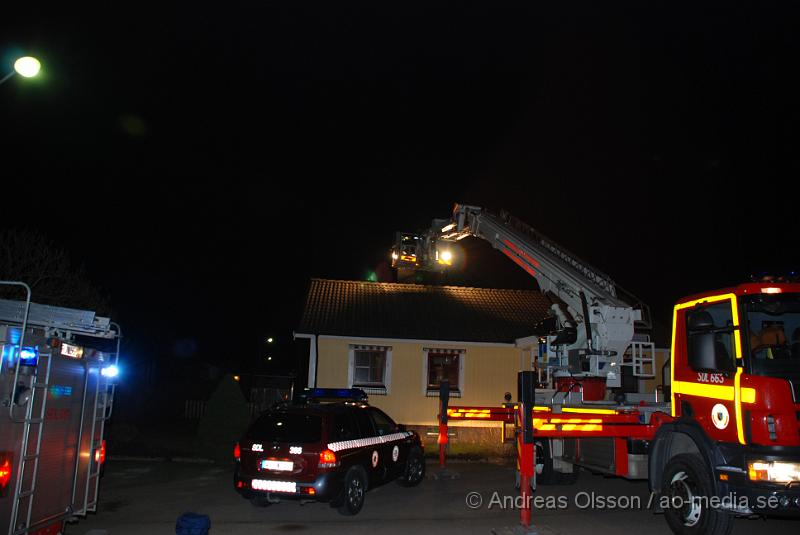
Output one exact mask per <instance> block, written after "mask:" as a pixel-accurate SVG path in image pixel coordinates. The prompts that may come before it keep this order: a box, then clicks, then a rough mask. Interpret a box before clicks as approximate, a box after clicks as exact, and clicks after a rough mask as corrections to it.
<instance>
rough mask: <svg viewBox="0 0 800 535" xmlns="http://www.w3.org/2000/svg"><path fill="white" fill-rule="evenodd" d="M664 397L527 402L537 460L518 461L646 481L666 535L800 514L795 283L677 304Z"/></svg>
mask: <svg viewBox="0 0 800 535" xmlns="http://www.w3.org/2000/svg"><path fill="white" fill-rule="evenodd" d="M664 393H665V395H667V396H668V399H669V402H662V403H644V402H640V403H638V404H636V405H625V404H624V403H623V404H619V405H617V406H603V405H602V404H598V403H596V402H595V403H589V402H584V403H578V404H572V405H570V404H553V405H551V404H547V403H538V402H537V405H536V406H535V407H534V409H533V424H534V429H535V437H536V442H537V445H538V446H539V447H538V448H537V460H536V461H534V460H533V459H532V458H527V459H526V458H521V459H520V462H521V463H522V464H525V463H533V462H536V463H538V465H537V466H538V467H539V468H538V473H539V475H540V479H543V480H548V479H552V478H551V476H552V474H553V472H559V471H566V472H572V471H573V467H574V466H577V467H585V468H587V469H590V470H592V471H599V472H604V473H608V474H613V475H618V476H621V477H626V478H629V479H648V480H649V483H650V488H651V490H652V491H653V493H654V494H655V495H656V498H658V499H656V500H655V501H654V503H655V505H656V507H658V508H661V509H663V510H664V512H665V517H666V520H667V522H668V524H669V525H670V528H671V529H672V530H673V531H674V532H675V533H682V534H688V533H714V534H722V533H728V532H730V530H731V529H732V527H733V523H732V518H733V517H734V516H735V515H767V516H768V515H778V516H800V425H799V423H798V419H800V284H795V283H747V284H741V285H739V286H736V287H733V288H726V289H722V290H719V291H715V292H708V293H704V294H700V295H694V296H690V297H687V298H685V299H682V300H681V301H680V302H678V304H677V305H675V309H674V314H673V329H672V353H671V359H670V381H669V385H665V386H664ZM448 417H449V418H450V419H454V420H459V419H486V420H499V421H504V422H506V423H513V422H515V409H513V408H498V407H451V408H450V409H448ZM538 457H544V458H543V459H542V458H538ZM542 466H544V471H543V470H542ZM564 468H566V470H564ZM542 476H544V477H542ZM573 481H574V478H573Z"/></svg>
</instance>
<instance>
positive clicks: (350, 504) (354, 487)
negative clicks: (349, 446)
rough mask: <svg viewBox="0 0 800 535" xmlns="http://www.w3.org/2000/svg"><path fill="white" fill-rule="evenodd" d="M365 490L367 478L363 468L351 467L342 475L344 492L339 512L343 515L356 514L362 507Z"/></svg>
mask: <svg viewBox="0 0 800 535" xmlns="http://www.w3.org/2000/svg"><path fill="white" fill-rule="evenodd" d="M366 492H367V478H366V477H365V475H364V472H363V470H361V469H359V468H358V467H353V468H351V469H350V470H349V471H348V472H347V475H346V476H345V477H344V493H343V495H342V499H343V501H342V504H341V505H340V506H339V513H341V514H343V515H345V516H353V515H357V514H358V512H359V511H361V508H362V507H364V494H365V493H366Z"/></svg>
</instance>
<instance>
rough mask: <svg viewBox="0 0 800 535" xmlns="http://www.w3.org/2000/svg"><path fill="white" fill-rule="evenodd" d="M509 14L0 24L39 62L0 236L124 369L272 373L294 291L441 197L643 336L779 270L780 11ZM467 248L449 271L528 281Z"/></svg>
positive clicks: (365, 254)
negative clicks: (20, 245)
mask: <svg viewBox="0 0 800 535" xmlns="http://www.w3.org/2000/svg"><path fill="white" fill-rule="evenodd" d="M526 4H527V6H526V7H523V6H525V4H517V5H514V4H502V5H501V4H500V3H497V2H485V3H472V4H470V5H468V6H467V7H463V6H462V7H459V8H454V7H445V6H443V5H440V4H437V3H430V2H425V3H422V4H415V3H398V4H393V5H390V4H386V3H374V2H373V3H365V4H364V5H362V6H359V5H357V4H349V3H338V2H337V3H321V4H314V3H307V2H225V3H218V2H217V3H213V4H212V3H195V2H193V3H183V4H182V5H180V6H177V5H172V6H168V7H160V8H158V9H151V8H148V7H145V6H144V5H140V4H130V5H129V6H128V7H127V8H124V9H122V8H117V9H119V11H118V12H113V13H111V12H109V13H101V12H91V13H89V12H81V11H79V10H78V8H75V7H73V6H70V7H69V10H68V11H65V12H62V13H58V12H56V11H53V10H52V9H51V7H50V6H47V8H44V7H42V8H40V9H39V10H38V11H30V12H28V13H26V14H24V15H22V14H19V15H18V16H13V17H11V18H8V17H4V19H3V20H2V22H0V30H1V31H0V53H2V55H3V60H4V63H3V70H4V72H3V73H0V75H2V74H4V73H5V71H6V70H9V69H10V68H11V62H12V59H13V58H14V57H15V55H20V54H19V53H26V54H34V55H37V56H38V57H40V58H41V60H42V62H43V65H44V72H43V76H41V78H40V79H34V80H23V79H21V78H19V77H15V78H13V79H11V80H10V81H9V82H7V83H6V84H4V85H2V86H0V124H2V128H3V132H4V138H5V139H4V141H3V142H2V149H1V150H2V155H3V167H2V170H1V171H0V176H2V196H3V203H2V204H3V208H2V210H1V211H0V223H1V224H2V226H3V227H17V228H32V229H37V230H39V231H41V232H43V233H45V234H46V235H47V236H48V237H50V238H51V239H52V240H54V241H55V242H56V243H57V244H58V245H59V246H62V247H65V248H67V249H68V250H69V251H70V252H71V253H72V255H73V257H74V260H75V261H76V263H83V264H84V265H85V267H86V270H87V272H88V274H89V275H90V277H91V278H92V280H93V281H94V282H95V283H96V284H98V285H99V286H101V287H102V288H103V289H104V290H106V291H107V292H108V294H109V295H110V297H111V303H112V306H113V310H114V315H115V318H117V319H118V321H119V322H120V323H121V324H122V325H123V328H125V330H126V334H127V337H126V353H127V355H126V357H127V358H128V361H129V363H131V364H130V366H131V367H132V368H136V366H139V365H140V364H141V363H143V362H148V361H152V360H153V359H158V360H164V361H172V360H183V361H192V360H197V361H203V362H210V363H214V364H216V365H218V366H220V367H221V368H223V369H228V370H231V371H259V372H262V373H283V372H286V371H289V370H290V369H291V368H292V366H293V365H294V360H293V359H294V357H293V353H292V351H291V345H290V344H289V343H288V340H289V337H290V335H291V331H292V329H293V327H295V326H296V325H297V323H298V321H299V316H300V310H301V306H302V300H303V297H304V294H305V291H306V288H307V284H308V280H309V278H310V277H312V276H313V277H324V278H341V279H365V278H366V277H367V274H368V273H369V272H371V271H378V272H380V273H385V272H386V270H385V263H386V261H387V260H388V252H389V247H390V246H391V242H392V240H393V235H394V232H395V231H397V230H406V229H409V230H414V229H418V228H422V227H424V226H426V225H427V224H429V223H430V220H431V219H432V218H434V217H446V216H448V215H449V212H450V209H451V207H452V204H453V203H454V202H465V203H470V204H476V205H480V206H486V207H490V208H493V209H500V208H505V209H508V210H509V211H511V212H512V213H513V214H515V215H516V216H518V217H519V218H521V219H522V220H524V221H526V222H528V223H529V224H531V225H532V226H534V227H536V228H537V229H539V230H540V231H542V232H543V233H545V234H546V235H549V236H551V237H552V238H553V239H555V240H556V241H557V242H559V243H561V244H563V245H564V246H565V247H567V248H569V249H571V250H573V251H574V252H576V253H577V254H579V255H580V256H582V257H584V258H585V259H587V260H588V261H590V262H591V263H593V264H595V265H596V266H597V267H598V268H600V269H602V270H604V271H606V272H607V273H608V274H610V275H611V276H612V277H613V278H614V279H615V280H616V281H617V282H618V283H619V284H621V285H622V286H624V287H626V288H627V289H629V290H631V291H633V292H634V293H636V294H638V295H639V296H640V297H641V298H643V299H644V300H645V301H646V302H648V303H649V304H650V305H651V307H652V309H653V312H654V314H655V316H656V318H657V319H659V320H660V321H662V322H664V323H667V322H668V319H669V314H670V307H671V304H672V303H673V302H674V301H675V300H676V299H678V298H679V297H681V296H682V295H686V294H690V293H694V292H697V291H702V290H709V289H713V288H716V287H722V286H726V285H730V284H735V283H738V282H743V281H746V280H748V279H749V276H750V275H751V274H753V273H760V272H762V271H767V272H772V273H784V272H786V271H788V270H790V269H796V268H797V267H800V253H798V246H799V245H800V243H798V242H799V241H800V240H798V231H799V230H800V228H799V227H800V225H798V222H797V220H798V216H797V214H798V209H797V207H798V203H800V186H798V168H800V158H798V141H800V136H799V135H798V119H800V104H799V102H800V98H798V95H800V87H799V86H800V84H798V76H797V69H798V64H799V63H798V52H800V46H798V35H799V34H798V32H797V31H796V28H797V22H798V17H797V13H796V12H788V11H787V10H786V8H785V7H781V8H778V7H776V6H780V5H781V3H779V2H775V3H773V2H757V3H753V4H752V6H751V7H749V8H747V7H731V5H730V3H723V2H719V3H707V4H703V6H704V7H700V6H699V5H698V4H697V3H688V2H687V3H675V2H641V1H637V2H624V3H617V4H616V5H614V6H610V5H608V3H605V2H586V3H582V2H544V3H543V2H529V3H526ZM367 6H369V7H367ZM468 248H469V262H468V266H467V271H466V272H465V273H460V274H453V275H452V276H451V278H450V279H448V281H449V282H457V283H463V284H473V285H480V286H495V287H518V288H532V287H534V285H535V283H534V281H533V279H530V278H528V277H527V276H526V275H525V274H524V273H523V272H522V271H521V270H519V269H518V268H517V267H516V266H514V265H513V264H512V263H511V262H508V261H507V260H505V259H504V258H502V257H501V256H500V255H499V253H496V252H494V251H492V250H491V249H490V248H489V247H488V246H487V245H486V244H481V243H475V244H468ZM34 297H35V296H34ZM269 335H271V336H275V337H276V338H277V339H278V342H279V343H278V345H277V347H275V348H273V349H271V350H270V351H269V354H272V355H274V357H275V358H274V360H273V361H272V362H271V363H267V362H265V361H264V357H265V356H266V355H267V348H265V347H264V345H263V343H262V342H263V339H264V338H266V336H269Z"/></svg>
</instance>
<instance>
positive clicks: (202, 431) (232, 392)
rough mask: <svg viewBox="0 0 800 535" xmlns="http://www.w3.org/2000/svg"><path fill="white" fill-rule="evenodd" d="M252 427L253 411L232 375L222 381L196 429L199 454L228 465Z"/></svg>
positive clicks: (212, 395)
mask: <svg viewBox="0 0 800 535" xmlns="http://www.w3.org/2000/svg"><path fill="white" fill-rule="evenodd" d="M249 424H250V409H249V407H248V405H247V401H246V400H245V399H244V396H243V395H242V390H241V388H239V383H238V382H237V381H235V380H234V378H233V376H232V375H226V376H225V377H223V378H222V380H221V381H220V383H219V386H217V389H216V390H215V391H214V393H213V394H211V398H210V399H209V400H208V406H207V408H206V413H205V416H203V417H202V418H201V419H200V423H199V425H198V428H197V451H198V453H199V454H200V455H201V456H202V457H207V458H209V459H213V460H214V461H215V462H218V463H221V464H225V463H231V462H232V461H233V446H234V444H236V442H237V441H238V440H239V438H241V436H242V433H244V431H245V429H246V428H247V426H248V425H249Z"/></svg>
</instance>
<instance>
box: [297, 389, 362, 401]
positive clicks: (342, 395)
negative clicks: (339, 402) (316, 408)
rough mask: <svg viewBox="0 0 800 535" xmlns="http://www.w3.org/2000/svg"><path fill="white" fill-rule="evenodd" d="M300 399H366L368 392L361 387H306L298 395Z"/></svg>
mask: <svg viewBox="0 0 800 535" xmlns="http://www.w3.org/2000/svg"><path fill="white" fill-rule="evenodd" d="M297 398H298V399H300V400H309V399H317V400H319V399H351V400H355V401H366V400H367V393H366V392H364V391H363V390H361V389H360V388H306V389H305V390H303V391H302V392H301V393H300V394H298V396H297Z"/></svg>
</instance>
